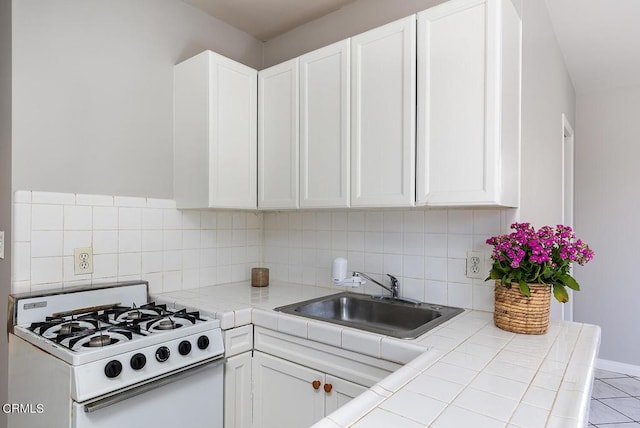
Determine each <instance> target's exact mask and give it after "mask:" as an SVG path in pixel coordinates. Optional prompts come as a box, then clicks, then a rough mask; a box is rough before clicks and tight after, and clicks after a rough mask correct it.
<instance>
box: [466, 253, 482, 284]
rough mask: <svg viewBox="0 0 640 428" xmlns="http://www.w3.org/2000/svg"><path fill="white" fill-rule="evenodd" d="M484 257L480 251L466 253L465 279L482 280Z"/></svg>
mask: <svg viewBox="0 0 640 428" xmlns="http://www.w3.org/2000/svg"><path fill="white" fill-rule="evenodd" d="M484 275H485V272H484V255H483V254H482V253H481V252H480V251H467V278H476V279H484Z"/></svg>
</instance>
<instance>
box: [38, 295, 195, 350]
mask: <svg viewBox="0 0 640 428" xmlns="http://www.w3.org/2000/svg"><path fill="white" fill-rule="evenodd" d="M69 312H70V313H69V314H55V315H54V316H47V317H46V318H45V320H44V321H39V322H34V323H31V325H30V326H29V327H28V329H29V330H30V331H32V332H34V333H35V334H37V335H39V336H41V337H43V338H45V339H49V340H51V341H52V342H54V343H56V344H58V345H61V346H63V347H65V348H67V349H69V350H70V351H72V352H88V351H92V350H95V348H105V347H109V346H116V345H118V344H122V343H123V342H129V341H135V340H140V339H142V338H144V337H145V336H149V335H152V334H163V333H166V332H168V331H171V330H177V329H180V328H182V329H183V332H184V331H186V330H187V329H188V328H189V327H190V326H193V325H196V324H199V323H204V322H206V321H207V319H205V318H203V317H201V316H200V313H199V312H195V311H194V312H188V311H187V310H186V309H181V310H170V309H167V306H166V305H158V304H156V303H154V302H152V303H147V304H144V305H141V306H136V305H133V306H121V305H113V306H112V307H107V308H104V309H100V310H92V308H90V309H88V310H87V311H84V310H82V309H74V310H72V311H69ZM185 334H186V333H185Z"/></svg>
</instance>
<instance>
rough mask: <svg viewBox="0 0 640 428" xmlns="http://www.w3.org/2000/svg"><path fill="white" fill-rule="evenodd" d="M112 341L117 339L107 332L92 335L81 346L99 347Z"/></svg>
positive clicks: (114, 341) (115, 341) (116, 341)
mask: <svg viewBox="0 0 640 428" xmlns="http://www.w3.org/2000/svg"><path fill="white" fill-rule="evenodd" d="M114 343H118V339H114V338H112V337H111V336H109V335H108V334H100V335H99V336H93V337H91V338H90V339H89V341H88V342H84V343H83V344H82V346H85V347H88V348H100V347H103V346H108V345H112V344H114Z"/></svg>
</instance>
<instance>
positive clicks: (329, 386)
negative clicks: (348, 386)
mask: <svg viewBox="0 0 640 428" xmlns="http://www.w3.org/2000/svg"><path fill="white" fill-rule="evenodd" d="M332 388H333V385H331V384H330V383H325V384H324V392H331V389H332Z"/></svg>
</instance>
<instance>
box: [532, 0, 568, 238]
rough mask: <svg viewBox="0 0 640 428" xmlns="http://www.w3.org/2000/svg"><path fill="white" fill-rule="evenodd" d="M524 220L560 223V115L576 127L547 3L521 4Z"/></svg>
mask: <svg viewBox="0 0 640 428" xmlns="http://www.w3.org/2000/svg"><path fill="white" fill-rule="evenodd" d="M522 15H523V18H522V19H523V25H522V27H523V36H522V39H523V41H522V184H521V195H520V197H521V203H520V218H521V220H522V221H527V222H530V223H533V224H534V225H536V226H542V225H545V224H548V225H556V224H558V223H561V222H562V185H561V183H562V181H561V180H562V151H563V146H562V143H563V140H562V132H563V131H562V113H565V114H566V115H567V117H568V118H569V121H570V122H571V124H575V97H576V96H575V90H574V89H573V84H572V83H571V79H570V77H569V74H568V72H567V69H566V66H565V63H564V58H563V56H562V52H561V51H560V47H559V45H558V42H557V40H556V37H555V33H554V30H553V27H552V25H551V20H550V18H549V12H548V11H547V7H546V3H545V2H543V1H526V0H525V1H524V2H523V12H522Z"/></svg>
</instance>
